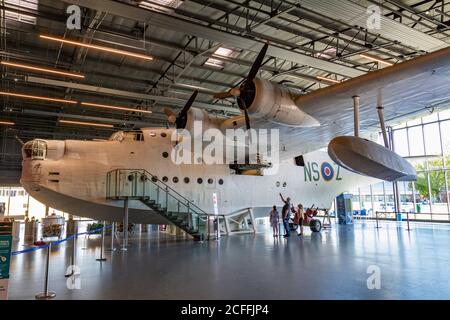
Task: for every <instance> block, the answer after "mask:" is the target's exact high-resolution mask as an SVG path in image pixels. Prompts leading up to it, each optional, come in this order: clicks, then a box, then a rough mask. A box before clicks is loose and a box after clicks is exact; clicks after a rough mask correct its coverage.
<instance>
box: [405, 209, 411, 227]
mask: <svg viewBox="0 0 450 320" xmlns="http://www.w3.org/2000/svg"><path fill="white" fill-rule="evenodd" d="M406 222H407V224H408V229H406V230H407V231H411V229H410V228H409V212H408V211H407V212H406Z"/></svg>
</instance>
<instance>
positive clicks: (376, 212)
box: [375, 211, 381, 229]
mask: <svg viewBox="0 0 450 320" xmlns="http://www.w3.org/2000/svg"><path fill="white" fill-rule="evenodd" d="M375 221H376V222H377V226H376V227H375V228H376V229H380V228H381V227H380V226H379V225H378V211H375Z"/></svg>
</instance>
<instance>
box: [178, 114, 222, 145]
mask: <svg viewBox="0 0 450 320" xmlns="http://www.w3.org/2000/svg"><path fill="white" fill-rule="evenodd" d="M222 121H223V119H219V118H215V117H211V116H210V115H209V114H208V112H207V111H205V110H202V109H197V108H191V109H190V110H189V111H188V120H187V123H186V128H185V129H186V130H188V131H189V132H190V133H191V136H192V138H198V137H199V136H201V135H202V134H203V132H204V131H206V130H208V129H219V128H220V122H222ZM195 124H197V126H198V125H201V128H195V130H194V125H195ZM199 129H201V130H199Z"/></svg>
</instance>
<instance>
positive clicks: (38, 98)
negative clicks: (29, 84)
mask: <svg viewBox="0 0 450 320" xmlns="http://www.w3.org/2000/svg"><path fill="white" fill-rule="evenodd" d="M0 95H3V96H11V97H17V98H24V99H34V100H43V101H50V102H61V103H69V104H77V103H78V102H76V101H73V100H65V99H55V98H50V97H41V96H32V95H28V94H22V93H12V92H4V91H0Z"/></svg>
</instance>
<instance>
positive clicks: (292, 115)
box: [247, 78, 320, 127]
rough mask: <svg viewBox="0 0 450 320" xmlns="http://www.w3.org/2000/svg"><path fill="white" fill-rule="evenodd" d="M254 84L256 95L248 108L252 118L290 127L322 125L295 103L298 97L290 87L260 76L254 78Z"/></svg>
mask: <svg viewBox="0 0 450 320" xmlns="http://www.w3.org/2000/svg"><path fill="white" fill-rule="evenodd" d="M254 85H255V96H254V98H253V99H252V100H253V101H250V103H251V104H250V105H249V106H248V109H247V110H248V113H249V115H251V117H252V118H257V119H264V120H267V121H270V122H274V123H277V124H281V125H285V126H290V127H315V126H319V125H320V123H319V121H317V120H316V119H315V118H313V117H312V116H310V115H309V114H307V113H305V112H304V111H302V110H301V109H300V108H299V107H298V106H297V105H296V104H295V102H294V101H295V99H296V97H295V96H294V95H293V94H292V92H291V91H290V90H289V89H288V88H285V87H282V86H280V85H278V84H276V83H273V82H270V81H267V80H261V79H258V78H256V79H254ZM247 103H248V102H247Z"/></svg>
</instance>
